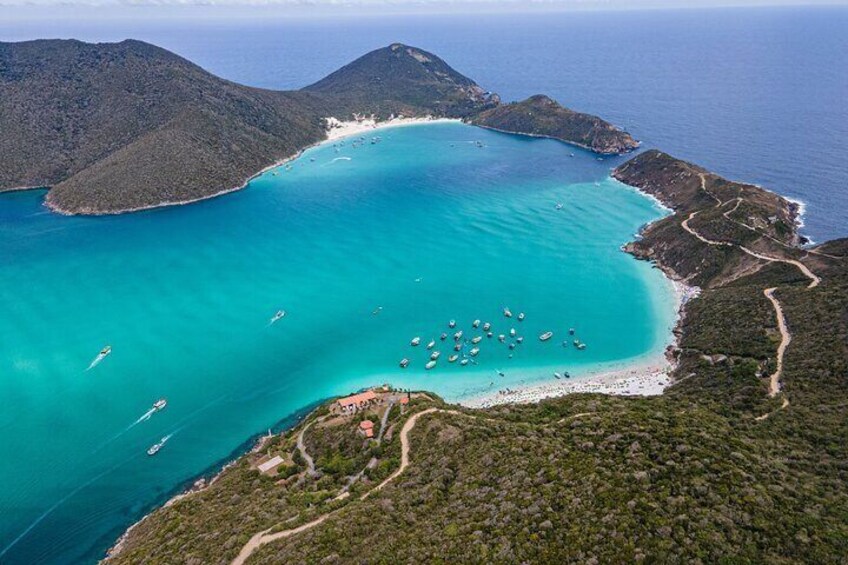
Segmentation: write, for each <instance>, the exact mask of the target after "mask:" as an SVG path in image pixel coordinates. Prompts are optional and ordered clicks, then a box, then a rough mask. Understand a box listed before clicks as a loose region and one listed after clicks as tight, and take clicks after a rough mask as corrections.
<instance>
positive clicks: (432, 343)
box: [427, 339, 436, 349]
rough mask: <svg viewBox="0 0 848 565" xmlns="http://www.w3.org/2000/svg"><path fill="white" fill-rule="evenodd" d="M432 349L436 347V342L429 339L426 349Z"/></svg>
mask: <svg viewBox="0 0 848 565" xmlns="http://www.w3.org/2000/svg"><path fill="white" fill-rule="evenodd" d="M434 347H436V340H435V339H431V340H430V343H428V344H427V349H433V348H434Z"/></svg>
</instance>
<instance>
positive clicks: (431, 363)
mask: <svg viewBox="0 0 848 565" xmlns="http://www.w3.org/2000/svg"><path fill="white" fill-rule="evenodd" d="M435 366H436V362H435V361H428V362H427V364H426V365H424V368H425V369H427V370H428V371H429V370H430V369H432V368H433V367H435Z"/></svg>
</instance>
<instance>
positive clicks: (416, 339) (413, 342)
mask: <svg viewBox="0 0 848 565" xmlns="http://www.w3.org/2000/svg"><path fill="white" fill-rule="evenodd" d="M419 343H421V338H420V337H418V336H416V337H413V338H412V341H410V342H409V345H411V346H412V347H415V346H416V345H418V344H419Z"/></svg>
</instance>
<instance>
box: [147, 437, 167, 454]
mask: <svg viewBox="0 0 848 565" xmlns="http://www.w3.org/2000/svg"><path fill="white" fill-rule="evenodd" d="M169 439H171V436H170V435H167V436H165V437H163V438H162V439H161V440H159V442H158V443H154V444H153V445H151V446H150V448H149V449H148V450H147V454H148V455H151V456H152V455H156V454H157V453H159V450H160V449H162V446H164V445H165V442H167V441H168V440H169Z"/></svg>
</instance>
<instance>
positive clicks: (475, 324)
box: [471, 320, 480, 328]
mask: <svg viewBox="0 0 848 565" xmlns="http://www.w3.org/2000/svg"><path fill="white" fill-rule="evenodd" d="M471 325H472V327H475V328H479V327H480V320H474V321H473V322H471Z"/></svg>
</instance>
